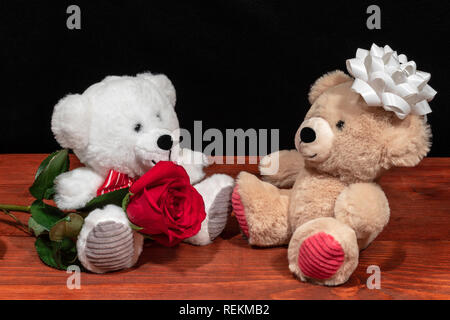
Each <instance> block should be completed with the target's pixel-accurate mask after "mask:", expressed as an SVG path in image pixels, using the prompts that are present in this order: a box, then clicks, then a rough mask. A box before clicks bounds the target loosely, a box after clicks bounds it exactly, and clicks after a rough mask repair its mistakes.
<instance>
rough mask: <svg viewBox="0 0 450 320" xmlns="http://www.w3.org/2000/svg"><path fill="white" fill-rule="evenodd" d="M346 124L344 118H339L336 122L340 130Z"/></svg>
mask: <svg viewBox="0 0 450 320" xmlns="http://www.w3.org/2000/svg"><path fill="white" fill-rule="evenodd" d="M344 125H345V122H344V121H342V120H339V121H338V122H336V127H337V128H338V129H339V130H342V129H343V128H344Z"/></svg>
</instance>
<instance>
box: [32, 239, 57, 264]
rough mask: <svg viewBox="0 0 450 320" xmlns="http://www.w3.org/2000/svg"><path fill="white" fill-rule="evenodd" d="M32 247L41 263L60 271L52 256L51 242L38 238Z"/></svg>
mask: <svg viewBox="0 0 450 320" xmlns="http://www.w3.org/2000/svg"><path fill="white" fill-rule="evenodd" d="M34 246H35V247H36V251H37V253H38V255H39V258H41V260H42V262H44V263H45V264H46V265H48V266H50V267H52V268H56V269H60V268H59V265H58V263H57V262H56V259H55V256H54V252H53V243H52V241H50V240H49V239H48V238H46V237H38V238H37V239H36V242H35V243H34Z"/></svg>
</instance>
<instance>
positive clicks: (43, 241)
mask: <svg viewBox="0 0 450 320" xmlns="http://www.w3.org/2000/svg"><path fill="white" fill-rule="evenodd" d="M34 245H35V247H36V251H37V253H38V255H39V258H41V260H42V261H43V262H44V263H45V264H46V265H48V266H50V267H52V268H56V269H60V270H67V267H68V266H70V265H73V264H76V265H80V263H79V262H78V257H77V249H76V243H75V242H74V241H72V240H71V239H68V238H64V239H63V240H61V241H51V240H50V239H49V237H48V236H47V235H43V236H40V237H38V238H37V239H36V242H35V243H34Z"/></svg>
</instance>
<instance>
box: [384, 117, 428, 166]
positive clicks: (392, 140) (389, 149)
mask: <svg viewBox="0 0 450 320" xmlns="http://www.w3.org/2000/svg"><path fill="white" fill-rule="evenodd" d="M384 138H385V141H386V150H385V152H384V156H383V167H385V168H386V169H388V168H390V167H392V166H394V167H414V166H416V165H417V164H418V163H419V162H420V160H422V158H423V157H425V156H426V155H427V153H428V151H430V147H431V129H430V126H429V125H428V123H427V122H426V120H425V119H424V118H423V117H421V116H416V115H410V116H408V117H407V118H405V119H404V120H400V119H395V122H394V124H393V126H392V127H390V128H389V129H387V130H386V133H385V137H384Z"/></svg>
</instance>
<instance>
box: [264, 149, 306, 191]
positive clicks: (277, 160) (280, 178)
mask: <svg viewBox="0 0 450 320" xmlns="http://www.w3.org/2000/svg"><path fill="white" fill-rule="evenodd" d="M259 172H260V173H261V176H262V180H264V181H267V182H270V183H271V184H273V185H275V186H277V187H280V188H291V187H292V186H293V185H294V182H295V181H296V180H297V178H298V177H299V175H304V174H306V170H305V160H304V159H303V156H302V155H301V154H300V152H298V151H297V150H281V151H276V152H273V153H271V154H268V155H267V156H265V157H263V158H262V159H261V161H260V162H259Z"/></svg>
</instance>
